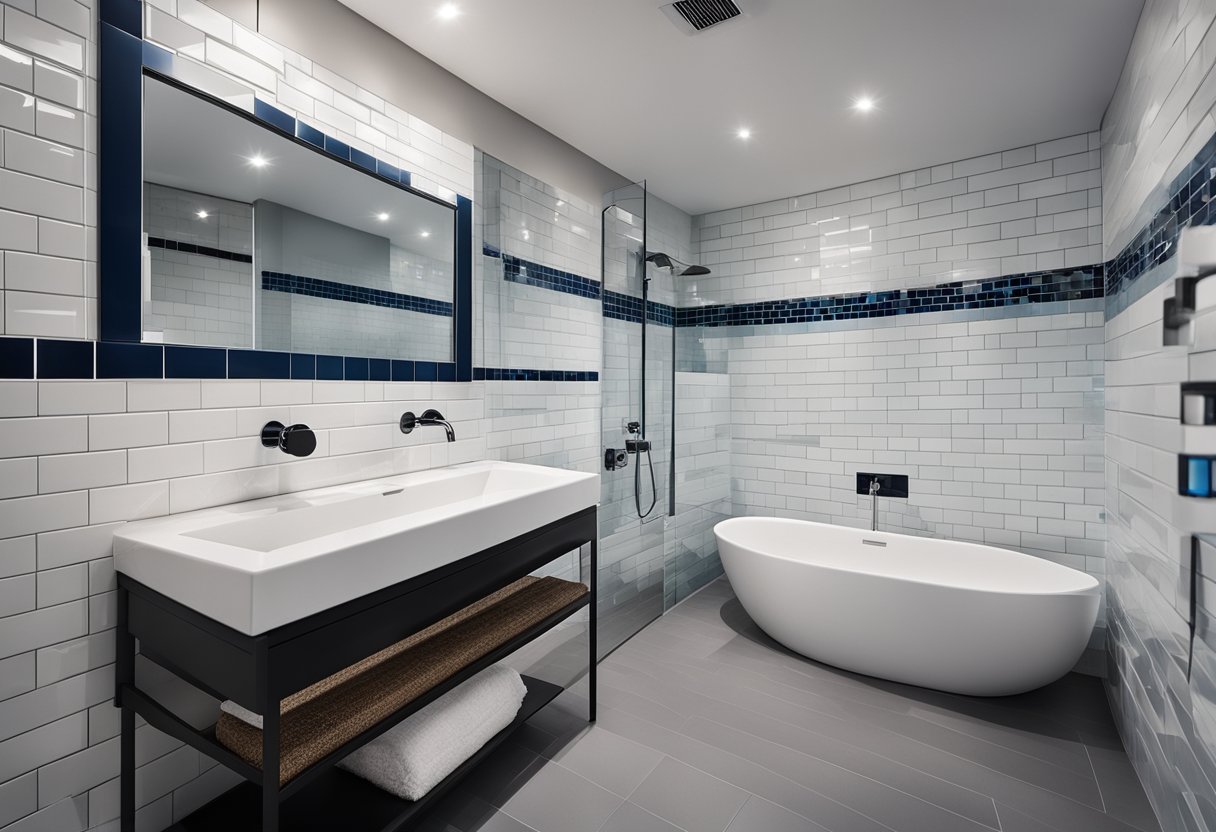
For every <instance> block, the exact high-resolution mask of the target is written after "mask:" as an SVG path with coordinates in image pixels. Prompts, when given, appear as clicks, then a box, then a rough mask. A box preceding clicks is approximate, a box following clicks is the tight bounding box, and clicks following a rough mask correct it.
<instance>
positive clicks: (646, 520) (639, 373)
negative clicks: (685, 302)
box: [599, 183, 672, 652]
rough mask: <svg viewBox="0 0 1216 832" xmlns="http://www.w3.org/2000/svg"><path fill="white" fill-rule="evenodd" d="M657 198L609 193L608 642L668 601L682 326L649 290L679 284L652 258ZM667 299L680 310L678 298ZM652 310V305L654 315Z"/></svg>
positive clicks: (603, 605)
mask: <svg viewBox="0 0 1216 832" xmlns="http://www.w3.org/2000/svg"><path fill="white" fill-rule="evenodd" d="M647 207H648V196H647V193H646V185H645V183H635V184H632V185H627V186H625V187H623V188H619V189H617V190H615V191H612V192H610V193H609V194H607V195H606V197H605V200H604V214H603V227H602V229H603V230H602V234H603V246H602V267H603V272H602V273H603V304H604V307H603V312H604V336H603V339H604V344H603V369H602V371H601V375H600V387H601V396H602V414H603V424H602V443H601V447H602V448H603V449H604V451H605V470H604V471H603V472H602V476H601V478H600V482H601V495H600V566H601V570H600V585H599V596H600V608H599V621H600V632H599V640H600V649H601V650H602V651H604V652H608V651H611V650H612V649H613V648H615V647H616V646H617V645H619V644H620V643H621V642H623V641H624V640H625V639H627V638H629V636H631V635H633V634H634V633H635V632H637V631H638V630H640V629H641V628H642V627H643V626H645V625H646V624H647V623H649V622H650V621H653V620H654V619H655V618H657V617H658V616H660V615H661V614H662V613H663V608H664V601H663V578H664V564H665V560H666V557H667V540H666V519H667V516H668V512H669V509H670V502H669V497H670V492H669V482H668V477H669V474H670V462H669V460H670V448H671V443H670V433H671V404H672V375H671V356H672V351H671V350H672V332H671V325H670V321H668V322H667V324H666V325H664V324H663V322H662V321H660V320H657V319H658V318H660V317H661V316H662V307H660V306H658V305H656V304H655V303H654V302H653V301H650V300H647V301H645V302H644V301H643V296H644V295H646V296H650V295H653V294H656V293H660V294H661V293H662V292H663V291H666V292H668V293H669V292H670V284H669V283H668V286H667V287H663V286H661V285H660V284H659V282H658V281H656V277H655V275H657V274H658V272H659V271H661V270H658V269H656V268H655V267H654V266H650V265H647V263H646V262H645V258H646V251H647V242H646V234H647V222H646V214H647ZM648 276H649V277H650V281H651V282H650V285H649V286H647V285H646V283H645V281H646V278H647V277H648ZM668 281H669V279H668ZM666 308H667V309H668V310H670V308H671V307H670V303H668V305H667V306H666ZM644 310H645V311H646V312H648V313H649V314H646V315H645V318H644V317H643V316H644ZM643 366H644V367H645V379H644V381H645V383H644V384H643ZM647 447H648V448H649V450H648V451H647V450H646V448H647ZM609 449H611V451H612V453H613V456H612V459H611V460H610V459H609V456H608V455H609V453H610V451H609ZM616 459H622V460H623V461H624V464H619V463H617V462H615V460H616ZM609 465H611V466H612V467H611V468H609Z"/></svg>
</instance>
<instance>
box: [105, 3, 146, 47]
mask: <svg viewBox="0 0 1216 832" xmlns="http://www.w3.org/2000/svg"><path fill="white" fill-rule="evenodd" d="M98 11H99V13H100V19H101V22H102V23H106V24H109V25H110V26H114V27H116V28H118V29H120V30H121V31H123V32H125V33H126V34H128V35H133V36H135V37H137V38H142V37H143V36H144V4H143V2H142V0H101V8H100V9H99V10H98Z"/></svg>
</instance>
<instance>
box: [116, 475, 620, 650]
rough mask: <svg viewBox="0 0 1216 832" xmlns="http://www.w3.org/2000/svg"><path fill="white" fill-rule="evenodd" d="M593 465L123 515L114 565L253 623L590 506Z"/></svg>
mask: <svg viewBox="0 0 1216 832" xmlns="http://www.w3.org/2000/svg"><path fill="white" fill-rule="evenodd" d="M599 491H600V488H599V477H598V476H597V475H596V474H584V473H580V472H577V471H564V470H561V469H558V468H546V467H542V466H539V465H522V464H519V463H512V462H471V463H467V464H464V465H453V466H450V467H447V468H438V469H434V470H431V471H420V472H418V473H413V474H402V475H400V476H395V477H385V478H383V479H377V480H368V481H365V482H357V483H351V484H348V485H339V486H333V487H330V488H320V489H316V490H313V491H303V492H300V493H297V494H285V495H283V496H280V497H270V498H267V499H264V500H253V501H250V502H246V503H235V504H233V505H229V506H221V507H219V508H211V509H205V510H203V511H194V512H190V513H187V514H177V515H173V516H170V517H162V518H158V519H155V520H144V521H140V522H136V523H128V524H126V525H125V526H122V527H120V528H119V530H118V531H117V532H115V534H114V565H115V568H116V569H117V570H118V571H119V572H121V573H123V574H124V575H128V576H130V577H131V578H134V579H135V580H137V581H139V582H140V583H142V584H144V585H145V586H148V587H151V588H152V589H154V590H156V591H157V592H160V593H162V594H164V595H166V596H168V597H169V598H172V599H173V600H175V601H177V602H179V603H181V604H184V605H186V606H187V607H190V608H191V609H193V610H196V611H197V612H200V613H202V614H203V615H206V616H207V617H209V618H213V619H215V620H216V621H219V622H220V623H222V624H226V625H228V626H229V627H232V628H233V629H236V630H239V631H241V632H242V633H246V634H248V635H257V634H259V633H264V632H266V631H267V630H272V629H274V628H275V627H279V626H282V625H283V624H288V623H290V622H292V621H296V620H299V619H301V618H304V617H305V616H308V615H311V614H313V613H316V612H320V611H321V610H325V609H328V608H330V607H333V606H336V605H338V604H341V603H343V602H345V601H350V600H352V599H354V598H358V597H360V596H362V595H366V594H368V593H369V592H375V591H376V590H378V589H382V588H383V587H386V586H391V585H392V584H395V583H398V582H400V581H404V580H406V579H408V578H412V577H415V576H416V575H421V574H422V573H424V572H428V571H430V570H432V569H436V568H438V567H440V566H443V565H445V564H448V563H452V562H453V561H457V560H460V559H461V558H463V557H466V556H468V555H472V554H475V553H477V552H479V551H481V550H483V549H488V548H489V547H491V546H494V545H496V544H498V543H502V542H505V541H507V540H511V539H512V538H515V537H518V536H519V535H521V534H525V533H527V532H529V531H531V530H533V529H538V528H540V527H542V526H545V525H547V524H549V523H552V522H553V521H555V520H560V519H561V518H563V517H565V516H567V515H569V514H573V513H574V512H577V511H580V510H582V509H585V508H589V507H591V506H594V505H595V504H596V503H597V502H598V501H599Z"/></svg>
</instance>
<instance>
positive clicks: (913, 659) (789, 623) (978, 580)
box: [714, 517, 1099, 696]
mask: <svg viewBox="0 0 1216 832" xmlns="http://www.w3.org/2000/svg"><path fill="white" fill-rule="evenodd" d="M714 534H715V535H716V536H717V538H718V550H719V552H720V554H721V557H722V564H723V566H724V567H725V568H726V574H727V576H728V577H729V578H730V582H731V585H732V586H733V587H734V590H735V594H736V595H737V596H738V598H739V601H740V603H742V604H743V608H744V609H745V610H747V613H748V614H749V615H750V616H751V617H752V619H753V620H754V621H755V622H756V623H757V624H758V625H760V627H761V628H762V629H763V630H764V631H765V632H766V633H768V634H769V635H770V636H772V637H773V638H775V639H776V640H777V641H779V642H781V643H782V644H784V645H785V646H786V647H788V648H790V649H791V650H794V651H797V652H798V653H801V654H803V655H804V656H808V657H810V658H812V659H816V660H818V661H822V662H826V663H827V664H831V665H835V666H836V667H840V668H843V669H845V670H852V671H855V672H857V673H864V674H866V675H869V676H880V677H882V678H884V679H891V680H893V681H896V682H906V683H908V684H911V685H920V686H922V687H927V688H937V689H938V690H944V691H951V692H953V693H963V694H971V695H975V696H1004V695H1008V694H1014V693H1022V692H1023V691H1028V690H1032V689H1034V688H1037V687H1041V686H1043V685H1046V684H1048V683H1049V682H1053V681H1055V680H1056V679H1058V678H1060V677H1061V676H1063V675H1064V674H1065V673H1067V672H1068V671H1069V670H1070V669H1071V668H1072V667H1073V665H1075V664H1076V662H1077V659H1079V658H1080V657H1081V654H1082V652H1083V651H1084V650H1085V645H1086V644H1087V643H1088V641H1089V636H1090V632H1091V631H1092V630H1093V626H1094V621H1095V620H1096V618H1097V615H1098V600H1099V591H1098V582H1097V581H1096V580H1095V579H1094V578H1092V577H1090V576H1089V575H1086V574H1085V573H1083V572H1078V571H1077V570H1075V569H1070V568H1068V567H1067V566H1061V565H1060V564H1057V563H1052V562H1051V561H1048V560H1043V559H1041V558H1036V557H1033V556H1031V555H1023V554H1019V553H1017V552H1011V551H1008V550H1006V549H997V548H994V547H992V546H983V545H980V544H973V543H961V542H958V541H951V540H935V539H932V538H923V537H912V536H909V535H902V534H892V533H889V532H868V531H863V530H860V529H852V528H847V527H844V526H831V525H827V524H824V523H811V522H807V521H802V520H784V519H779V518H773V517H736V518H732V519H730V520H724V521H722V522H721V523H719V524H718V525H717V526H715V527H714Z"/></svg>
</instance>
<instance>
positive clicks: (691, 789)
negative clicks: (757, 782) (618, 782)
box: [629, 757, 748, 832]
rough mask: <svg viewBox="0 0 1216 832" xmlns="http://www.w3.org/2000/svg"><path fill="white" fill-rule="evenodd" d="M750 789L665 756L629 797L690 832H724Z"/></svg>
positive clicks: (649, 810)
mask: <svg viewBox="0 0 1216 832" xmlns="http://www.w3.org/2000/svg"><path fill="white" fill-rule="evenodd" d="M747 797H748V795H747V792H745V791H743V790H742V789H738V788H735V787H734V786H732V785H730V784H729V783H727V782H725V781H723V780H719V779H718V778H716V777H714V776H712V775H709V774H706V773H705V772H703V771H698V770H697V769H695V768H693V767H691V766H689V765H685V764H684V763H681V762H680V761H678V760H673V759H672V758H670V757H666V758H664V759H663V760H662V762H660V763H659V765H658V766H657V767H656V768H655V770H654V771H652V772H651V773H650V775H649V776H648V777H647V778H646V779H645V780H643V781H642V784H641V785H640V786H638V787H637V789H636V790H635V791H634V793H633V794H632V795H630V797H629V799H630V801H631V802H633V803H636V804H637V805H639V806H641V807H642V808H643V809H645V810H647V811H648V812H651V813H653V814H655V815H658V816H659V817H661V818H663V819H664V820H667V821H670V822H671V823H673V824H675V825H676V826H678V827H680V828H681V829H685V830H687V832H723V830H724V829H726V827H727V826H729V825H730V822H731V820H732V819H733V818H734V817H735V815H736V813H738V811H739V809H740V808H742V806H743V803H744V801H746V800H747Z"/></svg>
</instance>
